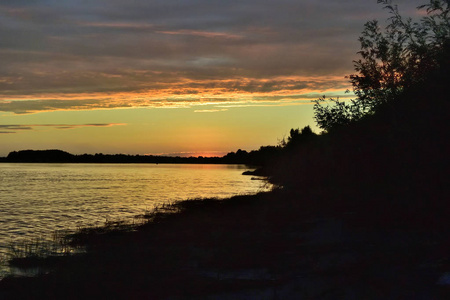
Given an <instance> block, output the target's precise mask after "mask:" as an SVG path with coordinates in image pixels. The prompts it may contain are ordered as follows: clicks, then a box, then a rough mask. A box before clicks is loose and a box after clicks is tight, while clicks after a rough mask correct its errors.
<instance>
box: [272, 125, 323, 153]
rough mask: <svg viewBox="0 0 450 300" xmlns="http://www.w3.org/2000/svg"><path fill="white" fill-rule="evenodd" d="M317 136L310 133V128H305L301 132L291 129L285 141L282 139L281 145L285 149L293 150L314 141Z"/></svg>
mask: <svg viewBox="0 0 450 300" xmlns="http://www.w3.org/2000/svg"><path fill="white" fill-rule="evenodd" d="M316 136H317V135H316V134H315V133H314V132H313V131H312V129H311V127H309V126H305V127H303V128H302V129H301V130H300V129H298V128H297V129H294V128H292V129H291V131H290V132H289V136H288V138H287V141H286V140H284V139H283V141H282V142H281V145H282V146H284V147H285V148H293V147H296V146H298V145H301V144H304V143H306V142H308V141H311V140H312V139H314V138H315V137H316Z"/></svg>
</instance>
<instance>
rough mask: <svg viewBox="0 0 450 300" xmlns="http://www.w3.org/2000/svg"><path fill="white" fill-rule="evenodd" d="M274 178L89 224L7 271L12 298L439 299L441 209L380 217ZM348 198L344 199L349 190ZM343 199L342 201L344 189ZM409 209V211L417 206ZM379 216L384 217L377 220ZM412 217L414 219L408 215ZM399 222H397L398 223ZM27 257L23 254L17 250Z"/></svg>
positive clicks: (444, 259)
mask: <svg viewBox="0 0 450 300" xmlns="http://www.w3.org/2000/svg"><path fill="white" fill-rule="evenodd" d="M336 197H341V198H342V199H336V198H334V199H333V201H331V199H329V197H328V195H324V194H323V193H321V192H320V191H315V192H314V191H312V192H309V193H295V192H288V191H283V190H275V191H272V192H267V193H260V194H257V195H254V196H237V197H232V198H230V199H226V200H215V199H209V200H190V201H183V202H179V203H176V204H174V205H171V206H166V209H165V211H159V212H158V211H157V212H155V213H153V214H150V215H149V216H148V217H149V218H150V219H149V222H148V223H146V224H144V225H141V226H139V227H138V228H133V229H132V230H130V228H125V229H124V228H120V227H118V228H116V229H117V230H114V228H110V229H111V230H105V231H98V230H93V231H89V230H86V231H84V233H83V234H81V235H78V236H76V237H74V239H73V243H76V244H78V245H83V246H85V247H86V250H87V253H86V254H83V255H78V256H69V257H60V258H50V259H48V260H46V261H40V262H39V263H43V264H44V265H45V266H46V267H47V268H49V269H51V270H52V271H51V272H48V273H47V274H43V275H41V276H38V277H35V278H13V277H11V278H6V279H5V280H3V281H1V282H0V291H1V292H0V293H1V294H0V295H2V296H3V297H4V298H6V299H27V298H28V299H41V298H42V299H59V298H65V299H80V298H86V297H88V298H93V297H94V298H95V297H97V298H113V299H127V298H128V299H129V298H134V299H138V298H142V299H198V298H202V299H302V298H318V299H336V298H341V299H380V298H383V299H394V298H395V299H398V298H409V299H443V297H445V296H450V294H449V292H450V289H449V286H448V285H446V282H445V281H446V280H445V279H446V276H447V274H448V273H447V272H450V261H449V260H448V253H449V250H450V243H448V240H447V238H446V237H448V228H447V227H444V226H443V227H441V228H438V227H436V226H439V224H438V223H440V222H441V221H442V223H441V225H443V224H446V223H445V222H444V219H442V220H441V221H438V219H436V222H435V224H428V225H427V224H423V225H420V224H418V223H416V222H414V220H411V222H408V223H405V222H404V220H402V219H397V217H398V216H399V215H397V213H399V212H396V211H394V210H391V211H390V214H386V215H385V216H383V217H382V218H379V216H378V217H375V216H376V211H375V212H373V213H368V211H367V210H365V209H361V206H360V205H357V203H358V201H360V200H361V199H355V198H353V199H351V197H350V195H348V194H347V195H337V196H336ZM344 198H345V199H346V200H345V201H344ZM337 200H340V201H337ZM374 214H375V215H374ZM410 217H412V216H410ZM380 220H382V222H380ZM408 224H409V225H408ZM400 225H401V226H400ZM18 263H20V262H18Z"/></svg>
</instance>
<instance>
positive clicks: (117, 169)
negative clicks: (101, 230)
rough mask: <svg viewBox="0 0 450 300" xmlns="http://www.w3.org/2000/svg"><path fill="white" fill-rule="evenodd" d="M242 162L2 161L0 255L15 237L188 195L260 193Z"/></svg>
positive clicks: (95, 221)
mask: <svg viewBox="0 0 450 300" xmlns="http://www.w3.org/2000/svg"><path fill="white" fill-rule="evenodd" d="M244 170H246V168H245V167H244V166H237V165H167V164H159V165H154V164H0V181H1V186H0V191H1V193H0V205H1V210H0V226H1V228H2V230H1V232H0V254H1V253H2V252H5V250H6V247H8V245H9V242H11V241H20V240H23V239H29V238H35V237H42V236H43V237H50V236H51V234H52V233H53V232H54V231H55V230H61V229H76V228H78V227H80V226H81V227H82V226H92V225H101V224H104V222H105V221H106V220H117V219H126V218H132V217H134V216H136V215H138V214H142V213H143V212H144V211H145V210H146V209H151V208H153V207H154V206H155V205H160V204H162V203H167V202H173V201H176V200H183V199H188V198H198V197H220V198H225V197H229V196H232V195H236V194H248V193H256V192H258V191H260V190H263V189H264V188H265V187H264V182H263V181H260V180H251V177H250V176H242V175H241V174H242V172H243V171H244Z"/></svg>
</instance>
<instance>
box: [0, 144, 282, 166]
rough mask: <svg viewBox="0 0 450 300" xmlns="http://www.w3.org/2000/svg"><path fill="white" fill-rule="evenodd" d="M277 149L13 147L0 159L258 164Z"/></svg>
mask: <svg viewBox="0 0 450 300" xmlns="http://www.w3.org/2000/svg"><path fill="white" fill-rule="evenodd" d="M280 150H281V147H279V146H263V147H261V148H260V149H259V150H253V151H250V152H247V151H245V150H241V149H239V150H237V151H236V152H230V153H228V154H227V155H225V156H223V157H203V156H198V157H179V156H175V157H174V156H158V155H127V154H103V153H96V154H81V155H74V154H71V153H68V152H66V151H62V150H57V149H52V150H20V151H13V152H10V153H9V154H8V156H7V157H1V158H0V162H8V163H161V164H163V163H175V164H247V165H255V166H262V165H264V164H265V162H266V161H268V160H270V159H273V158H274V154H276V153H278V152H279V151H280Z"/></svg>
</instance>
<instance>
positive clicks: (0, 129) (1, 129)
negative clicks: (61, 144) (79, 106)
mask: <svg viewBox="0 0 450 300" xmlns="http://www.w3.org/2000/svg"><path fill="white" fill-rule="evenodd" d="M122 125H126V124H124V123H93V124H27V125H17V124H15V125H0V134H8V133H17V131H18V130H19V131H20V130H34V129H36V128H39V127H50V128H54V129H74V128H81V127H111V126H122Z"/></svg>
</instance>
